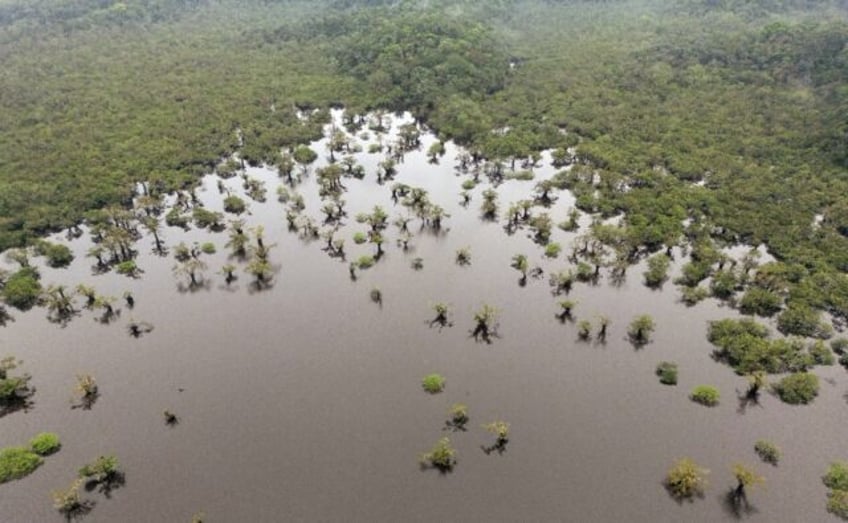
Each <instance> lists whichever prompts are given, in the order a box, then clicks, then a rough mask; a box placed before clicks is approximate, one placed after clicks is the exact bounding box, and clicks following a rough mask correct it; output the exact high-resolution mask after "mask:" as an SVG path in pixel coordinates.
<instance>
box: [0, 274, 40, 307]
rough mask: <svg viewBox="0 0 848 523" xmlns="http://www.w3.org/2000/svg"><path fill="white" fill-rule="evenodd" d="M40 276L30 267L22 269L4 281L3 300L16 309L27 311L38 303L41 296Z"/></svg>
mask: <svg viewBox="0 0 848 523" xmlns="http://www.w3.org/2000/svg"><path fill="white" fill-rule="evenodd" d="M39 278H40V276H39V274H38V271H37V270H35V269H34V268H32V267H24V268H22V269H20V270H19V271H17V272H15V273H14V274H12V275H11V276H9V277H8V278H7V279H6V284H5V285H4V286H3V299H4V300H5V301H6V303H8V304H9V305H11V306H12V307H15V308H16V309H20V310H27V309H30V308H32V306H33V305H35V304H36V303H37V302H38V297H39V296H40V295H41V284H40V283H38V280H39Z"/></svg>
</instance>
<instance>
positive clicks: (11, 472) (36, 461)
mask: <svg viewBox="0 0 848 523" xmlns="http://www.w3.org/2000/svg"><path fill="white" fill-rule="evenodd" d="M43 462H44V460H42V459H41V457H40V456H39V455H38V454H36V453H35V452H33V451H31V450H29V449H26V448H24V447H6V448H4V449H2V450H0V483H5V482H7V481H11V480H14V479H21V478H23V477H24V476H28V475H29V474H32V472H33V471H34V470H35V469H37V468H38V467H39V466H40V465H41V464H42V463H43Z"/></svg>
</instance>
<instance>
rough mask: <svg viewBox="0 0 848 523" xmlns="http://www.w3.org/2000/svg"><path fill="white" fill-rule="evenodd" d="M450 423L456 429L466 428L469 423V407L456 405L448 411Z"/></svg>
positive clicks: (460, 404)
mask: <svg viewBox="0 0 848 523" xmlns="http://www.w3.org/2000/svg"><path fill="white" fill-rule="evenodd" d="M448 416H449V417H450V423H451V424H452V425H453V426H454V427H464V426H465V424H466V423H468V419H469V418H468V406H467V405H464V404H462V403H454V404H453V405H451V408H450V410H448Z"/></svg>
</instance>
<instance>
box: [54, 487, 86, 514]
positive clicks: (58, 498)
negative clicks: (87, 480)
mask: <svg viewBox="0 0 848 523" xmlns="http://www.w3.org/2000/svg"><path fill="white" fill-rule="evenodd" d="M82 485H83V480H82V479H81V478H77V479H76V480H74V482H73V483H71V486H70V488H68V489H67V490H55V491H53V493H52V494H53V506H54V507H55V508H56V510H58V511H59V512H61V513H62V514H64V515H65V516H66V517H67V518H68V520H71V519H73V515H74V514H75V513H77V512H78V511H80V510H81V509H82V508H83V507H84V506H85V502H84V501H83V500H82V498H80V494H79V489H80V487H81V486H82Z"/></svg>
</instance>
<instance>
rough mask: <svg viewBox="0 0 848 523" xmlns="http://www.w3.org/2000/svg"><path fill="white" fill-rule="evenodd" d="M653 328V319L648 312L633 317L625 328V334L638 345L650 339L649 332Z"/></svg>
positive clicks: (652, 330) (654, 326)
mask: <svg viewBox="0 0 848 523" xmlns="http://www.w3.org/2000/svg"><path fill="white" fill-rule="evenodd" d="M655 328H656V324H655V323H654V319H653V318H652V317H651V316H650V315H648V314H642V315H641V316H636V317H635V318H633V321H631V322H630V325H629V326H628V328H627V334H628V336H630V341H631V342H632V343H633V344H634V345H636V346H637V347H640V346H642V345H645V344H646V343H648V342H649V341H651V333H652V332H654V329H655Z"/></svg>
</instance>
